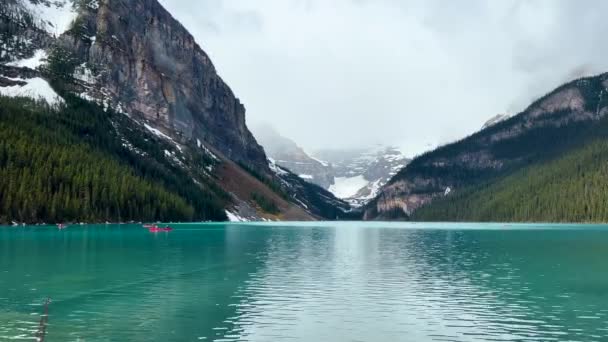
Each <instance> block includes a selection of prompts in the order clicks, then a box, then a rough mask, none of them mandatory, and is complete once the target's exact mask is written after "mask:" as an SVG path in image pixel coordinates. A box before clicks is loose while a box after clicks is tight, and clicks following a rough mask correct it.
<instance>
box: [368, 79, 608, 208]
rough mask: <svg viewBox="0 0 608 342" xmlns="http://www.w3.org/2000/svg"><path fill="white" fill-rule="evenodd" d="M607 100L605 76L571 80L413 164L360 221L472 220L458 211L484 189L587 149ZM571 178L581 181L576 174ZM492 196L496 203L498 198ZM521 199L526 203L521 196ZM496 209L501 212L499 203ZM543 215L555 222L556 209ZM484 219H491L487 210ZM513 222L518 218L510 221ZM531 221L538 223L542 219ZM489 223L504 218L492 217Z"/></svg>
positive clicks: (603, 115)
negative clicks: (454, 212)
mask: <svg viewBox="0 0 608 342" xmlns="http://www.w3.org/2000/svg"><path fill="white" fill-rule="evenodd" d="M607 94H608V75H607V74H602V75H599V76H595V77H587V78H582V79H578V80H575V81H572V82H569V83H567V84H564V85H562V86H560V87H558V88H557V89H555V90H554V91H552V92H550V93H548V94H547V95H545V96H543V97H542V98H540V99H539V100H537V101H535V102H534V103H533V104H532V105H530V106H529V107H528V108H527V109H526V110H525V111H523V112H522V113H520V114H518V115H516V116H513V117H511V118H508V119H506V120H499V122H497V123H495V124H491V125H489V126H487V127H486V128H485V129H482V130H481V131H479V132H477V133H475V134H473V135H471V136H469V137H466V138H464V139H462V140H460V141H458V142H455V143H453V144H448V145H445V146H442V147H440V148H438V149H436V150H434V151H431V152H428V153H425V154H423V155H421V156H419V157H417V158H415V159H414V160H413V161H412V162H411V163H410V164H409V165H408V166H407V167H406V168H404V169H403V170H401V171H400V172H399V173H398V174H397V175H396V176H395V177H394V178H392V179H391V180H390V182H389V183H388V184H387V185H386V186H385V187H384V188H383V189H382V191H381V192H380V193H379V195H378V196H377V197H376V198H375V199H374V200H373V201H371V202H370V203H369V204H368V205H367V206H366V209H365V218H366V219H403V218H408V217H411V216H412V215H413V217H414V218H416V219H428V220H434V219H438V220H441V219H452V218H454V217H471V218H476V216H474V215H467V213H469V214H470V213H471V212H472V210H473V209H472V208H469V207H467V206H466V205H465V204H466V203H477V202H472V201H471V199H472V198H478V197H475V196H477V195H476V194H480V192H479V191H482V189H483V188H484V187H492V186H495V185H496V184H500V182H501V181H502V180H505V179H507V178H505V177H510V175H515V174H518V173H517V172H520V171H521V170H524V169H527V168H530V167H535V166H539V167H540V165H545V164H546V163H551V162H552V161H555V160H558V159H559V158H562V157H564V156H566V155H568V154H569V153H575V151H582V150H579V149H582V148H584V147H585V146H587V144H589V143H591V141H590V140H589V139H590V138H594V139H600V140H601V139H604V137H603V135H602V131H601V130H599V131H598V127H602V126H601V125H602V123H603V122H604V121H605V120H606V114H607V113H608V96H606V95H607ZM591 132H593V134H591ZM580 153H582V152H580ZM547 165H550V164H547ZM519 175H520V177H523V176H525V175H524V174H519ZM573 176H576V177H580V176H581V174H573ZM511 177H515V176H511ZM519 180H522V181H523V179H521V178H519ZM514 182H515V181H514ZM539 182H540V179H539ZM505 191H506V190H505ZM463 193H468V194H469V196H464V195H463ZM493 194H494V195H496V196H499V194H498V193H493ZM500 194H502V192H501V193H500ZM522 195H524V196H525V194H524V193H522ZM551 196H553V197H551ZM560 196H561V195H560V193H559V192H558V191H556V192H552V193H551V194H550V195H549V197H550V198H552V201H554V202H555V203H557V202H558V201H557V198H559V197H560ZM456 199H459V200H458V201H456ZM436 201H437V203H447V202H450V201H451V202H450V203H452V207H454V208H461V209H463V208H466V209H467V210H469V211H467V210H464V209H463V210H461V215H460V216H458V215H447V213H448V212H451V211H450V210H447V209H446V208H447V207H443V208H444V209H445V210H440V209H439V208H438V207H437V208H436V207H435V206H434V204H433V203H435V202H436ZM454 201H456V202H454ZM522 202H525V201H524V200H522ZM479 203H485V204H487V203H489V202H488V201H486V202H479ZM495 203H496V205H500V203H501V202H495ZM456 204H457V205H456ZM504 205H507V203H506V202H505V203H504ZM580 205H585V204H584V203H581V204H580ZM421 208H422V211H421V213H422V212H424V213H425V214H424V215H422V214H420V215H419V216H416V212H417V211H418V210H419V209H421ZM434 208H436V209H437V210H435V209H434ZM546 210H547V211H546V213H545V214H546V217H547V218H548V219H549V218H552V217H555V216H552V215H550V212H551V211H553V210H558V209H557V208H556V207H551V205H549V206H548V207H547V208H546ZM496 212H498V211H496ZM444 214H445V216H443V215H444ZM484 217H485V219H488V220H492V218H493V217H492V213H491V211H489V212H487V216H484ZM512 217H513V218H514V219H515V218H517V217H519V218H521V217H525V216H517V215H515V214H513V215H512ZM534 217H535V218H536V219H538V218H539V217H540V218H542V215H536V216H534ZM495 218H496V219H508V218H507V217H506V216H498V215H497V216H496V217H495Z"/></svg>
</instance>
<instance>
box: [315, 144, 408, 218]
mask: <svg viewBox="0 0 608 342" xmlns="http://www.w3.org/2000/svg"><path fill="white" fill-rule="evenodd" d="M315 155H316V156H317V157H318V158H321V159H324V160H327V161H328V162H329V163H330V164H331V166H332V167H333V170H334V176H335V184H334V185H332V186H330V187H329V191H331V192H332V193H333V194H334V195H336V196H337V197H339V198H342V199H345V200H347V201H348V202H350V203H351V204H352V205H355V206H361V205H363V204H365V203H366V202H367V201H369V200H371V199H373V198H374V197H376V195H377V194H378V192H379V190H380V188H381V187H382V186H383V185H384V184H386V182H388V181H389V180H390V178H391V177H392V176H394V175H395V174H397V172H399V170H401V169H402V168H404V167H405V166H406V165H407V164H408V163H409V159H408V158H407V157H406V156H405V155H404V153H403V152H401V151H400V150H399V149H397V148H395V147H386V146H381V145H380V146H374V147H372V148H368V149H344V150H337V149H334V150H321V151H317V152H316V153H315Z"/></svg>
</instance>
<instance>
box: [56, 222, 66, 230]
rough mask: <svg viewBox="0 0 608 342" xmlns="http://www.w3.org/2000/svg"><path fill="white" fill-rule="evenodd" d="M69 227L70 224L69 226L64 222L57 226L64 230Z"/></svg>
mask: <svg viewBox="0 0 608 342" xmlns="http://www.w3.org/2000/svg"><path fill="white" fill-rule="evenodd" d="M67 227H68V226H67V225H66V224H63V223H59V224H57V228H59V230H64V229H66V228H67Z"/></svg>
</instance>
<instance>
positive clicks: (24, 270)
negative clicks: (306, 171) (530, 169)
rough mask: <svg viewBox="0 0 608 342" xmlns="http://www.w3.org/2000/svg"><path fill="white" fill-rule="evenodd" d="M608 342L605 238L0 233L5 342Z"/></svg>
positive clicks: (244, 228)
mask: <svg viewBox="0 0 608 342" xmlns="http://www.w3.org/2000/svg"><path fill="white" fill-rule="evenodd" d="M47 297H51V298H52V303H51V304H50V306H49V321H48V329H47V336H46V341H200V340H204V341H416V342H418V341H608V228H607V227H602V226H519V225H518V226H503V225H479V224H457V225H455V224H411V223H410V224H382V223H373V224H370V223H315V224H299V225H291V224H274V225H247V224H243V225H234V224H222V225H219V224H218V225H179V226H176V230H175V231H173V232H171V233H161V234H151V233H149V232H147V231H146V230H145V229H142V228H140V227H138V226H75V227H70V228H68V229H67V230H65V231H58V230H57V229H54V228H43V227H25V228H0V340H13V339H23V340H35V336H36V332H37V330H38V324H39V321H40V315H41V314H42V312H43V310H44V308H43V306H42V303H43V302H44V299H45V298H47Z"/></svg>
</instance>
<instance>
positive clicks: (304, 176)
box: [299, 175, 314, 180]
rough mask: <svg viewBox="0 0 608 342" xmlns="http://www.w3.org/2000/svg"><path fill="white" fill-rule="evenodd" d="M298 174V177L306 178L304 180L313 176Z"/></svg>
mask: <svg viewBox="0 0 608 342" xmlns="http://www.w3.org/2000/svg"><path fill="white" fill-rule="evenodd" d="M299 176H300V178H302V179H306V180H311V179H313V178H314V177H313V176H312V175H299Z"/></svg>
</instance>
